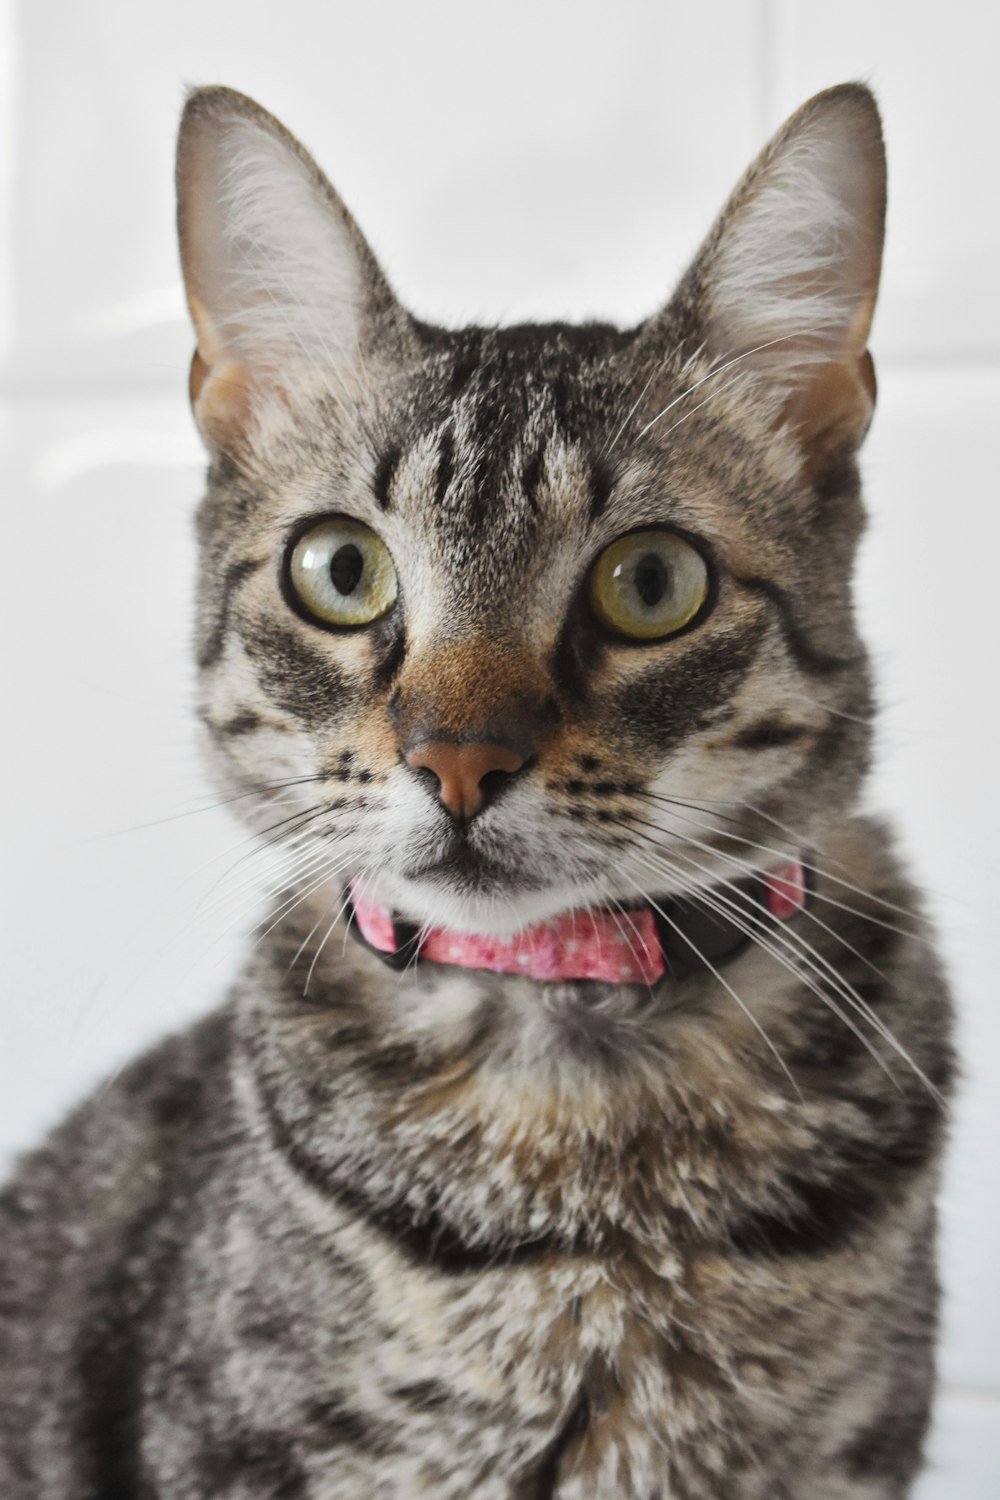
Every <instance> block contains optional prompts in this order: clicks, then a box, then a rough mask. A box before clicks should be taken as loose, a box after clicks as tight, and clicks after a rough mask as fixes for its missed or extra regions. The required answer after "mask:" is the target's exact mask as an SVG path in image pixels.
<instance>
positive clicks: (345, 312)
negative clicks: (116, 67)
mask: <svg viewBox="0 0 1000 1500" xmlns="http://www.w3.org/2000/svg"><path fill="white" fill-rule="evenodd" d="M177 218H178V231H179V236H180V249H181V263H182V266H183V271H184V282H185V286H186V289H187V299H188V306H189V308H190V310H191V317H192V320H193V322H194V326H195V332H196V334H197V340H198V343H197V349H196V351H195V355H194V360H193V362H192V366H191V403H192V406H193V408H194V413H195V417H196V419H197V421H198V425H199V427H200V428H201V431H202V433H203V435H204V436H205V438H206V440H207V441H208V442H209V443H210V444H211V445H212V446H215V447H219V448H222V449H224V450H232V449H235V448H239V447H240V446H241V445H242V444H244V443H246V442H249V441H251V440H252V435H253V432H254V431H255V430H257V429H258V428H259V426H260V424H261V423H262V422H263V421H265V420H266V417H267V413H268V411H269V410H273V407H274V404H275V403H283V404H284V405H285V406H286V407H287V406H289V405H292V404H294V401H295V399H296V398H297V397H300V396H301V394H302V392H303V391H304V390H307V389H310V388H311V387H314V386H315V384H316V382H317V381H320V382H322V381H324V380H325V381H326V382H327V384H328V385H331V384H332V385H333V387H334V388H335V389H336V390H337V391H338V392H339V393H341V395H342V394H343V393H344V392H345V391H346V392H348V393H349V392H350V391H351V389H352V384H353V383H354V382H355V381H356V380H357V379H358V375H359V358H358V351H359V347H360V346H361V345H362V344H363V342H364V341H365V339H366V338H370V337H372V335H373V333H374V332H375V331H376V330H377V327H378V325H379V324H380V323H381V324H383V325H384V324H386V323H387V322H395V323H396V324H397V325H398V326H402V324H403V323H404V321H405V315H404V314H403V313H402V310H401V309H400V308H399V305H398V304H397V303H396V302H395V299H394V298H393V296H392V293H391V292H390V290H389V287H388V285H387V283H386V281H385V278H384V277H383V275H382V273H381V271H380V270H379V267H378V265H377V263H376V261H375V258H374V256H373V255H372V253H371V251H370V250H369V248H368V246H367V244H366V243H365V241H364V239H363V237H362V235H361V233H360V231H359V230H358V228H357V226H356V225H355V223H354V221H353V219H352V218H351V216H350V215H349V214H348V212H347V210H346V209H345V208H344V206H343V204H342V203H341V202H340V199H339V198H338V197H337V195H336V193H335V192H334V191H333V189H332V188H331V186H330V184H329V183H328V182H327V180H326V178H325V177H324V176H323V174H322V172H321V171H320V170H319V168H318V167H317V166H316V164H315V163H314V162H313V161H312V159H311V158H310V157H309V155H308V154H307V153H306V151H305V150H303V148H302V147H301V146H300V145H299V143H298V142H297V141H296V140H294V139H293V137H292V136H290V135H289V134H288V132H287V131H286V130H285V129H284V128H283V126H282V125H280V124H279V122H278V121H277V120H275V119H274V118H273V117H272V116H271V115H269V114H268V113H267V112H266V110H263V109H261V107H260V106H259V105H258V104H255V103H254V101H253V100H252V99H248V98H246V96H245V95H243V94H238V93H236V92H234V91H233V90H231V89H225V88H203V89H198V90H196V91H195V92H194V93H192V94H191V95H190V96H189V98H188V101H187V104H186V106H185V109H184V114H183V117H182V119H181V127H180V136H179V140H178V146H177Z"/></svg>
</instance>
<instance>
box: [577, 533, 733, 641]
mask: <svg viewBox="0 0 1000 1500" xmlns="http://www.w3.org/2000/svg"><path fill="white" fill-rule="evenodd" d="M710 591H711V578H710V575H709V571H708V565H707V564H706V562H705V559H704V558H703V557H702V555H701V553H700V552H699V551H698V549H697V548H696V547H694V546H692V544H691V543H690V542H689V541H687V540H686V538H684V537H682V536H680V535H678V533H677V532H675V531H659V530H655V531H654V530H652V529H650V530H648V531H630V532H629V533H628V534H627V535H626V536H620V537H619V538H618V540H617V541H616V542H612V543H611V546H610V547H607V548H605V550H604V551H603V552H602V553H601V555H600V557H599V558H598V559H597V561H596V563H595V564H594V566H593V569H592V570H591V574H590V603H591V607H592V609H593V610H594V613H595V614H596V615H597V618H598V619H599V620H600V621H601V622H602V624H604V625H606V626H607V627H608V628H609V629H610V630H613V631H614V632H615V633H616V634H617V635H623V636H627V637H628V638H629V639H630V640H636V641H657V640H663V639H664V638H665V637H666V636H669V635H676V634H677V632H678V631H679V630H683V629H684V627H685V625H690V623H691V621H692V620H693V619H694V618H695V617H696V615H698V614H700V613H701V611H702V609H703V608H704V606H705V604H706V603H707V602H708V597H709V593H710Z"/></svg>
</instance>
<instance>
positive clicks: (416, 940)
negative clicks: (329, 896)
mask: <svg viewBox="0 0 1000 1500" xmlns="http://www.w3.org/2000/svg"><path fill="white" fill-rule="evenodd" d="M344 914H345V916H346V917H347V930H348V932H349V933H350V934H351V936H352V937H353V938H354V940H355V942H358V943H360V944H361V946H362V948H367V949H368V952H369V953H374V955H375V957H376V958H380V959H381V960H382V962H383V963H384V964H385V965H386V966H387V968H390V969H397V970H403V969H408V968H409V967H410V966H411V964H416V963H419V962H420V928H419V927H418V926H417V925H416V924H415V923H413V922H404V921H403V919H402V918H401V917H395V916H394V917H393V918H392V938H393V942H394V943H395V944H396V947H395V950H394V951H393V952H392V953H387V952H386V951H385V949H383V948H376V947H375V944H374V943H370V942H369V941H368V939H367V938H366V937H365V935H364V933H363V932H362V931H361V928H360V926H359V925H358V916H357V912H356V911H355V910H354V897H353V896H352V895H351V893H350V891H349V890H348V891H345V893H344Z"/></svg>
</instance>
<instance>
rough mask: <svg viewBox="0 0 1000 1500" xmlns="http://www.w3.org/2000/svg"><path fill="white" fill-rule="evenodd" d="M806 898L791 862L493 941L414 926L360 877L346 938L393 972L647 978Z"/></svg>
mask: <svg viewBox="0 0 1000 1500" xmlns="http://www.w3.org/2000/svg"><path fill="white" fill-rule="evenodd" d="M808 895H809V888H808V881H807V877H806V866H805V865H804V864H803V862H802V861H801V860H799V859H794V860H790V861H789V862H788V863H787V864H783V865H781V866H779V867H778V868H776V869H774V870H770V871H768V872H766V873H764V874H762V875H760V876H759V877H755V878H753V879H750V880H743V881H738V882H732V883H731V884H727V885H725V886H719V887H718V888H713V890H712V891H710V892H709V893H707V895H706V896H704V897H702V898H701V899H698V900H696V899H694V898H688V897H685V898H676V897H675V898H664V900H663V901H662V902H655V903H650V904H648V905H646V906H641V907H637V908H633V909H630V910H617V909H616V910H610V909H607V908H598V909H591V908H582V909H580V910H578V911H569V912H563V913H562V914H561V915H559V916H557V917H553V918H552V919H551V920H550V921H548V922H538V923H536V924H535V925H534V926H532V927H526V928H523V929H522V931H520V932H518V933H516V934H515V935H514V936H513V937H509V938H501V937H496V936H493V935H491V934H488V933H468V932H455V931H453V930H451V929H449V928H447V927H431V928H424V929H418V928H416V927H413V926H412V925H410V924H409V923H404V922H401V921H400V920H399V919H398V918H396V917H394V916H393V914H392V912H390V911H389V909H388V908H387V907H384V906H379V905H377V904H375V903H374V902H371V901H369V900H368V899H367V898H366V896H365V892H364V887H363V885H362V883H361V882H360V881H358V880H353V881H352V882H351V886H350V891H349V896H348V908H349V910H348V920H349V925H350V930H351V931H352V932H353V933H354V935H355V936H356V937H358V938H359V939H360V940H361V941H362V942H363V943H364V944H365V946H366V947H369V948H371V949H373V950H374V951H375V952H376V953H377V954H378V955H379V956H380V958H382V959H383V960H384V961H385V962H386V963H388V964H390V965H391V967H393V968H397V969H404V968H407V967H408V966H409V965H411V964H413V963H416V962H417V961H424V960H429V961H430V962H432V963H438V964H454V965H456V966H457V967H459V968H463V969H486V970H488V971H490V972H491V973H494V974H522V975H524V976H525V977H526V978H528V979H541V980H558V979H597V980H601V981H602V982H604V983H605V984H655V983H656V982H657V981H658V980H660V979H662V978H663V977H664V976H669V977H672V978H675V979H679V978H682V977H683V976H684V974H686V973H689V972H690V971H691V970H692V969H695V968H697V967H699V966H700V965H703V964H704V965H707V966H708V967H709V968H711V967H713V966H714V965H715V964H716V963H722V962H726V961H728V960H729V959H732V958H735V957H736V955H737V953H740V952H742V951H743V950H744V949H745V948H746V947H747V946H749V944H750V942H751V941H752V934H753V933H754V932H756V931H759V930H762V929H763V928H765V927H766V925H768V924H772V923H774V922H787V921H788V920H789V919H790V918H791V917H793V916H794V915H795V914H796V912H798V911H801V909H802V908H803V907H804V906H805V904H806V902H807V900H808Z"/></svg>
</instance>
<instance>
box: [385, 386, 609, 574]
mask: <svg viewBox="0 0 1000 1500" xmlns="http://www.w3.org/2000/svg"><path fill="white" fill-rule="evenodd" d="M606 487H607V482H606V480H605V477H604V473H603V470H602V467H601V465H600V461H599V460H595V459H594V457H593V455H592V454H590V453H589V452H588V451H587V450H586V449H585V447H584V446H582V445H581V444H579V443H577V442H574V441H572V440H571V439H569V438H567V437H565V436H563V435H561V434H560V433H559V432H558V431H556V430H554V427H553V423H552V420H551V414H550V413H549V412H547V411H546V403H545V401H544V398H536V400H535V402H534V404H533V409H530V410H529V411H527V412H526V413H525V414H524V416H523V418H522V419H521V420H520V421H518V422H517V423H514V422H512V421H511V418H510V415H509V414H508V413H499V412H498V413H497V420H496V421H495V422H491V421H490V420H489V417H488V415H485V414H484V412H483V410H482V407H481V406H479V405H477V404H476V403H475V402H474V401H473V400H472V399H469V398H467V399H463V400H461V401H459V402H456V403H455V405H454V407H453V409H452V411H451V412H450V413H449V414H448V416H447V417H446V419H445V420H444V421H442V422H440V423H439V424H437V425H436V426H435V427H434V428H433V429H432V430H429V431H424V432H422V433H420V434H419V435H418V436H417V437H416V438H414V439H413V440H412V441H411V442H410V443H409V444H408V445H407V446H405V447H402V446H401V447H399V448H397V449H396V450H395V451H394V453H393V455H392V460H391V473H390V474H388V475H386V476H385V478H384V481H383V488H382V493H381V495H380V496H379V501H380V505H381V506H382V509H383V510H385V511H386V512H395V513H396V514H397V515H399V516H400V517H401V518H402V519H403V520H404V521H406V522H408V523H410V524H411V525H414V526H415V527H416V528H417V529H419V531H420V533H421V534H422V535H423V536H425V537H426V538H427V539H428V540H429V541H432V542H437V543H439V544H440V548H441V550H442V553H443V554H450V555H452V556H455V557H458V556H467V555H468V552H469V549H470V545H472V546H475V545H476V544H478V545H479V546H481V547H482V548H483V549H488V550H489V552H490V554H491V556H492V557H493V558H494V559H495V561H496V562H498V563H499V562H500V561H501V560H507V561H508V562H510V563H515V562H517V561H519V560H520V559H522V558H523V556H524V554H525V552H526V550H528V549H534V548H536V547H537V545H538V543H539V540H540V539H541V537H542V536H543V535H544V533H545V532H546V531H547V530H548V529H549V528H550V527H551V526H552V524H553V523H562V524H564V525H565V524H566V523H568V522H570V521H571V520H572V519H573V518H578V521H579V524H580V525H581V526H584V525H585V524H586V521H587V518H588V516H589V514H590V513H591V511H592V509H593V506H594V502H595V495H600V494H602V493H603V491H604V490H605V489H606Z"/></svg>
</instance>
